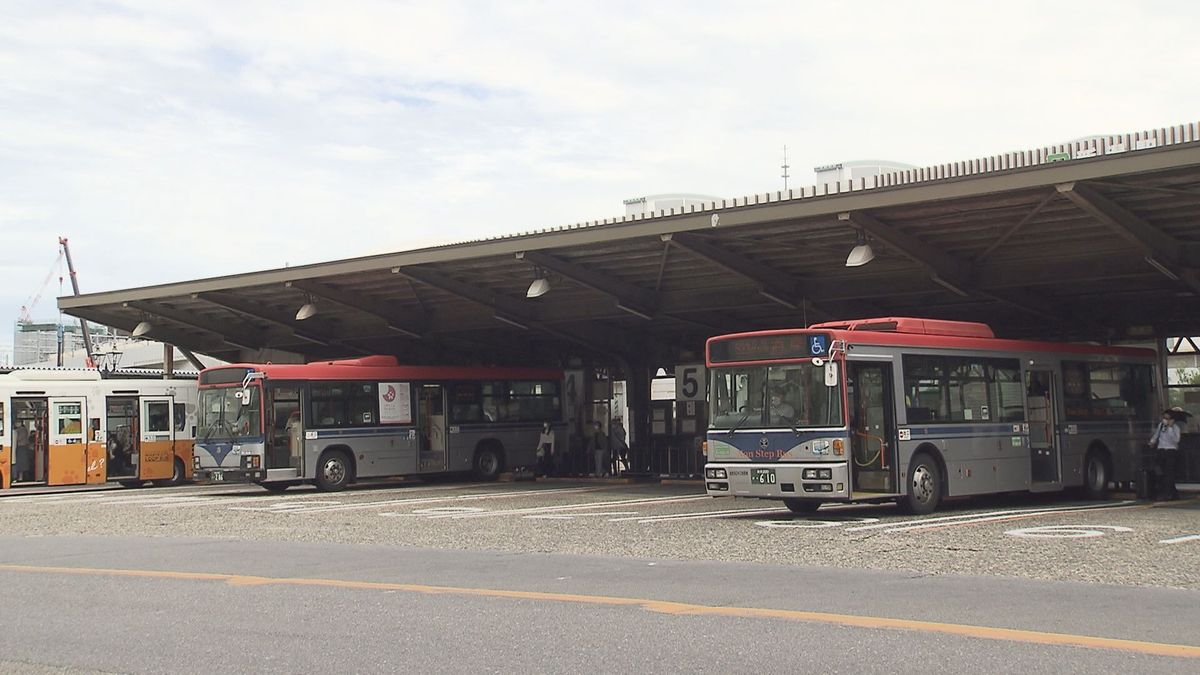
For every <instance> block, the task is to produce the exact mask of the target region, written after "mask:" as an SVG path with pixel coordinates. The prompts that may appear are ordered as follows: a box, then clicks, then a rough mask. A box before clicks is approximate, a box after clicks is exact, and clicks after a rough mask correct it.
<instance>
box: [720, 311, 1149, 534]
mask: <svg viewBox="0 0 1200 675" xmlns="http://www.w3.org/2000/svg"><path fill="white" fill-rule="evenodd" d="M707 353H708V359H707V361H708V367H709V369H710V373H711V378H712V379H711V383H710V389H709V401H710V403H709V414H710V419H709V428H708V441H707V452H708V463H707V464H706V466H705V479H706V481H705V482H706V486H707V490H708V494H710V495H713V496H722V497H723V496H735V497H757V498H762V499H779V500H782V501H783V503H784V504H785V505H786V506H787V507H788V508H789V509H791V510H792V511H795V512H811V511H814V510H816V509H817V508H818V507H819V506H820V505H821V504H822V503H823V502H850V501H885V500H895V501H897V502H899V503H900V504H901V506H903V507H904V508H906V509H907V510H909V511H912V512H916V513H927V512H929V511H932V510H933V509H935V508H936V507H937V505H938V504H939V503H940V502H941V501H942V499H944V498H947V497H956V496H965V495H982V494H991V493H997V492H1017V491H1028V492H1055V491H1060V490H1065V489H1068V488H1079V489H1080V490H1082V491H1083V492H1084V493H1085V494H1087V495H1088V496H1090V497H1093V498H1099V497H1102V496H1103V495H1104V494H1105V491H1106V490H1107V488H1108V486H1109V483H1111V482H1114V481H1115V482H1127V481H1132V480H1134V479H1135V477H1136V474H1137V471H1138V466H1139V465H1138V462H1139V455H1138V450H1139V449H1140V448H1141V446H1142V445H1144V444H1145V442H1146V439H1147V438H1149V436H1150V431H1151V429H1152V428H1153V426H1154V424H1155V423H1156V421H1157V419H1158V413H1159V412H1160V410H1161V408H1160V407H1159V403H1160V400H1161V395H1160V394H1161V390H1160V387H1159V386H1158V385H1157V384H1156V377H1155V372H1156V370H1155V369H1156V364H1157V356H1156V354H1155V352H1154V351H1152V350H1148V349H1133V348H1128V347H1106V346H1100V345H1088V344H1069V343H1052V342H1035V341H1029V340H1002V339H996V338H995V337H994V336H993V334H992V331H991V329H990V328H989V327H988V326H986V325H984V324H979V323H965V322H956V321H936V320H927V319H911V318H884V319H863V320H856V321H845V322H831V323H825V324H815V325H813V326H809V327H808V328H807V329H797V330H774V331H761V332H757V333H741V334H736V335H723V336H718V337H713V338H710V339H709V340H708V345H707Z"/></svg>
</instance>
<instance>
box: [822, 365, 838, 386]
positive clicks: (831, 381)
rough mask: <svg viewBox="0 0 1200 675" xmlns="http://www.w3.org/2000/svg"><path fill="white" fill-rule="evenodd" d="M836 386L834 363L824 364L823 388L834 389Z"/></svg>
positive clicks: (836, 371) (835, 367) (836, 373)
mask: <svg viewBox="0 0 1200 675" xmlns="http://www.w3.org/2000/svg"><path fill="white" fill-rule="evenodd" d="M837 384H838V367H837V362H835V361H826V362H825V386H826V387H836V386H837Z"/></svg>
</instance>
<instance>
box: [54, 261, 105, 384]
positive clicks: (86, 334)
mask: <svg viewBox="0 0 1200 675" xmlns="http://www.w3.org/2000/svg"><path fill="white" fill-rule="evenodd" d="M58 245H59V247H60V248H61V249H62V254H63V255H64V256H66V258H67V272H68V273H69V274H70V275H71V290H73V291H75V295H79V280H78V279H76V278H75V265H74V264H72V263H71V249H70V248H69V247H68V246H67V238H66V237H59V238H58ZM79 328H80V330H82V331H83V349H84V350H85V351H86V352H87V363H88V366H90V367H92V368H94V367H96V358H95V354H94V353H93V352H92V333H91V331H90V330H89V329H88V324H87V319H84V318H83V317H79Z"/></svg>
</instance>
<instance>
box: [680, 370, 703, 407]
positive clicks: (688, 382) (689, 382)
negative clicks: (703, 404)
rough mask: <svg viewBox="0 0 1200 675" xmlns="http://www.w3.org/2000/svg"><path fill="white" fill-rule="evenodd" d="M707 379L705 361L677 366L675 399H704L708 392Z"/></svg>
mask: <svg viewBox="0 0 1200 675" xmlns="http://www.w3.org/2000/svg"><path fill="white" fill-rule="evenodd" d="M705 380H706V378H705V372H704V364H703V363H693V364H688V365H680V366H675V400H676V401H703V400H704V398H705V396H706V395H707V394H708V392H707V391H706V390H705V386H704V383H705Z"/></svg>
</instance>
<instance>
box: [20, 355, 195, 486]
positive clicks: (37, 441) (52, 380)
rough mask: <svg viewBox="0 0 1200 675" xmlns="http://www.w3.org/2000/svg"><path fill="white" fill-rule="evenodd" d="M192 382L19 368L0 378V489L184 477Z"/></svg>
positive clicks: (188, 469)
mask: <svg viewBox="0 0 1200 675" xmlns="http://www.w3.org/2000/svg"><path fill="white" fill-rule="evenodd" d="M195 429H196V380H195V378H192V379H188V378H185V377H181V378H173V379H163V376H162V374H161V373H151V372H149V371H142V372H139V371H132V370H127V371H118V372H116V373H110V374H107V375H106V376H105V377H101V374H100V372H99V371H97V370H86V369H66V368H21V369H15V370H13V371H12V372H8V373H3V374H0V489H4V488H9V487H35V486H47V485H96V484H103V483H106V482H110V481H111V482H120V483H121V484H122V485H124V486H126V487H137V486H141V485H143V484H145V483H146V482H147V481H151V482H153V483H154V484H155V485H175V484H177V483H180V482H183V481H184V480H186V479H188V478H191V473H192V436H193V434H194V432H195Z"/></svg>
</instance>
